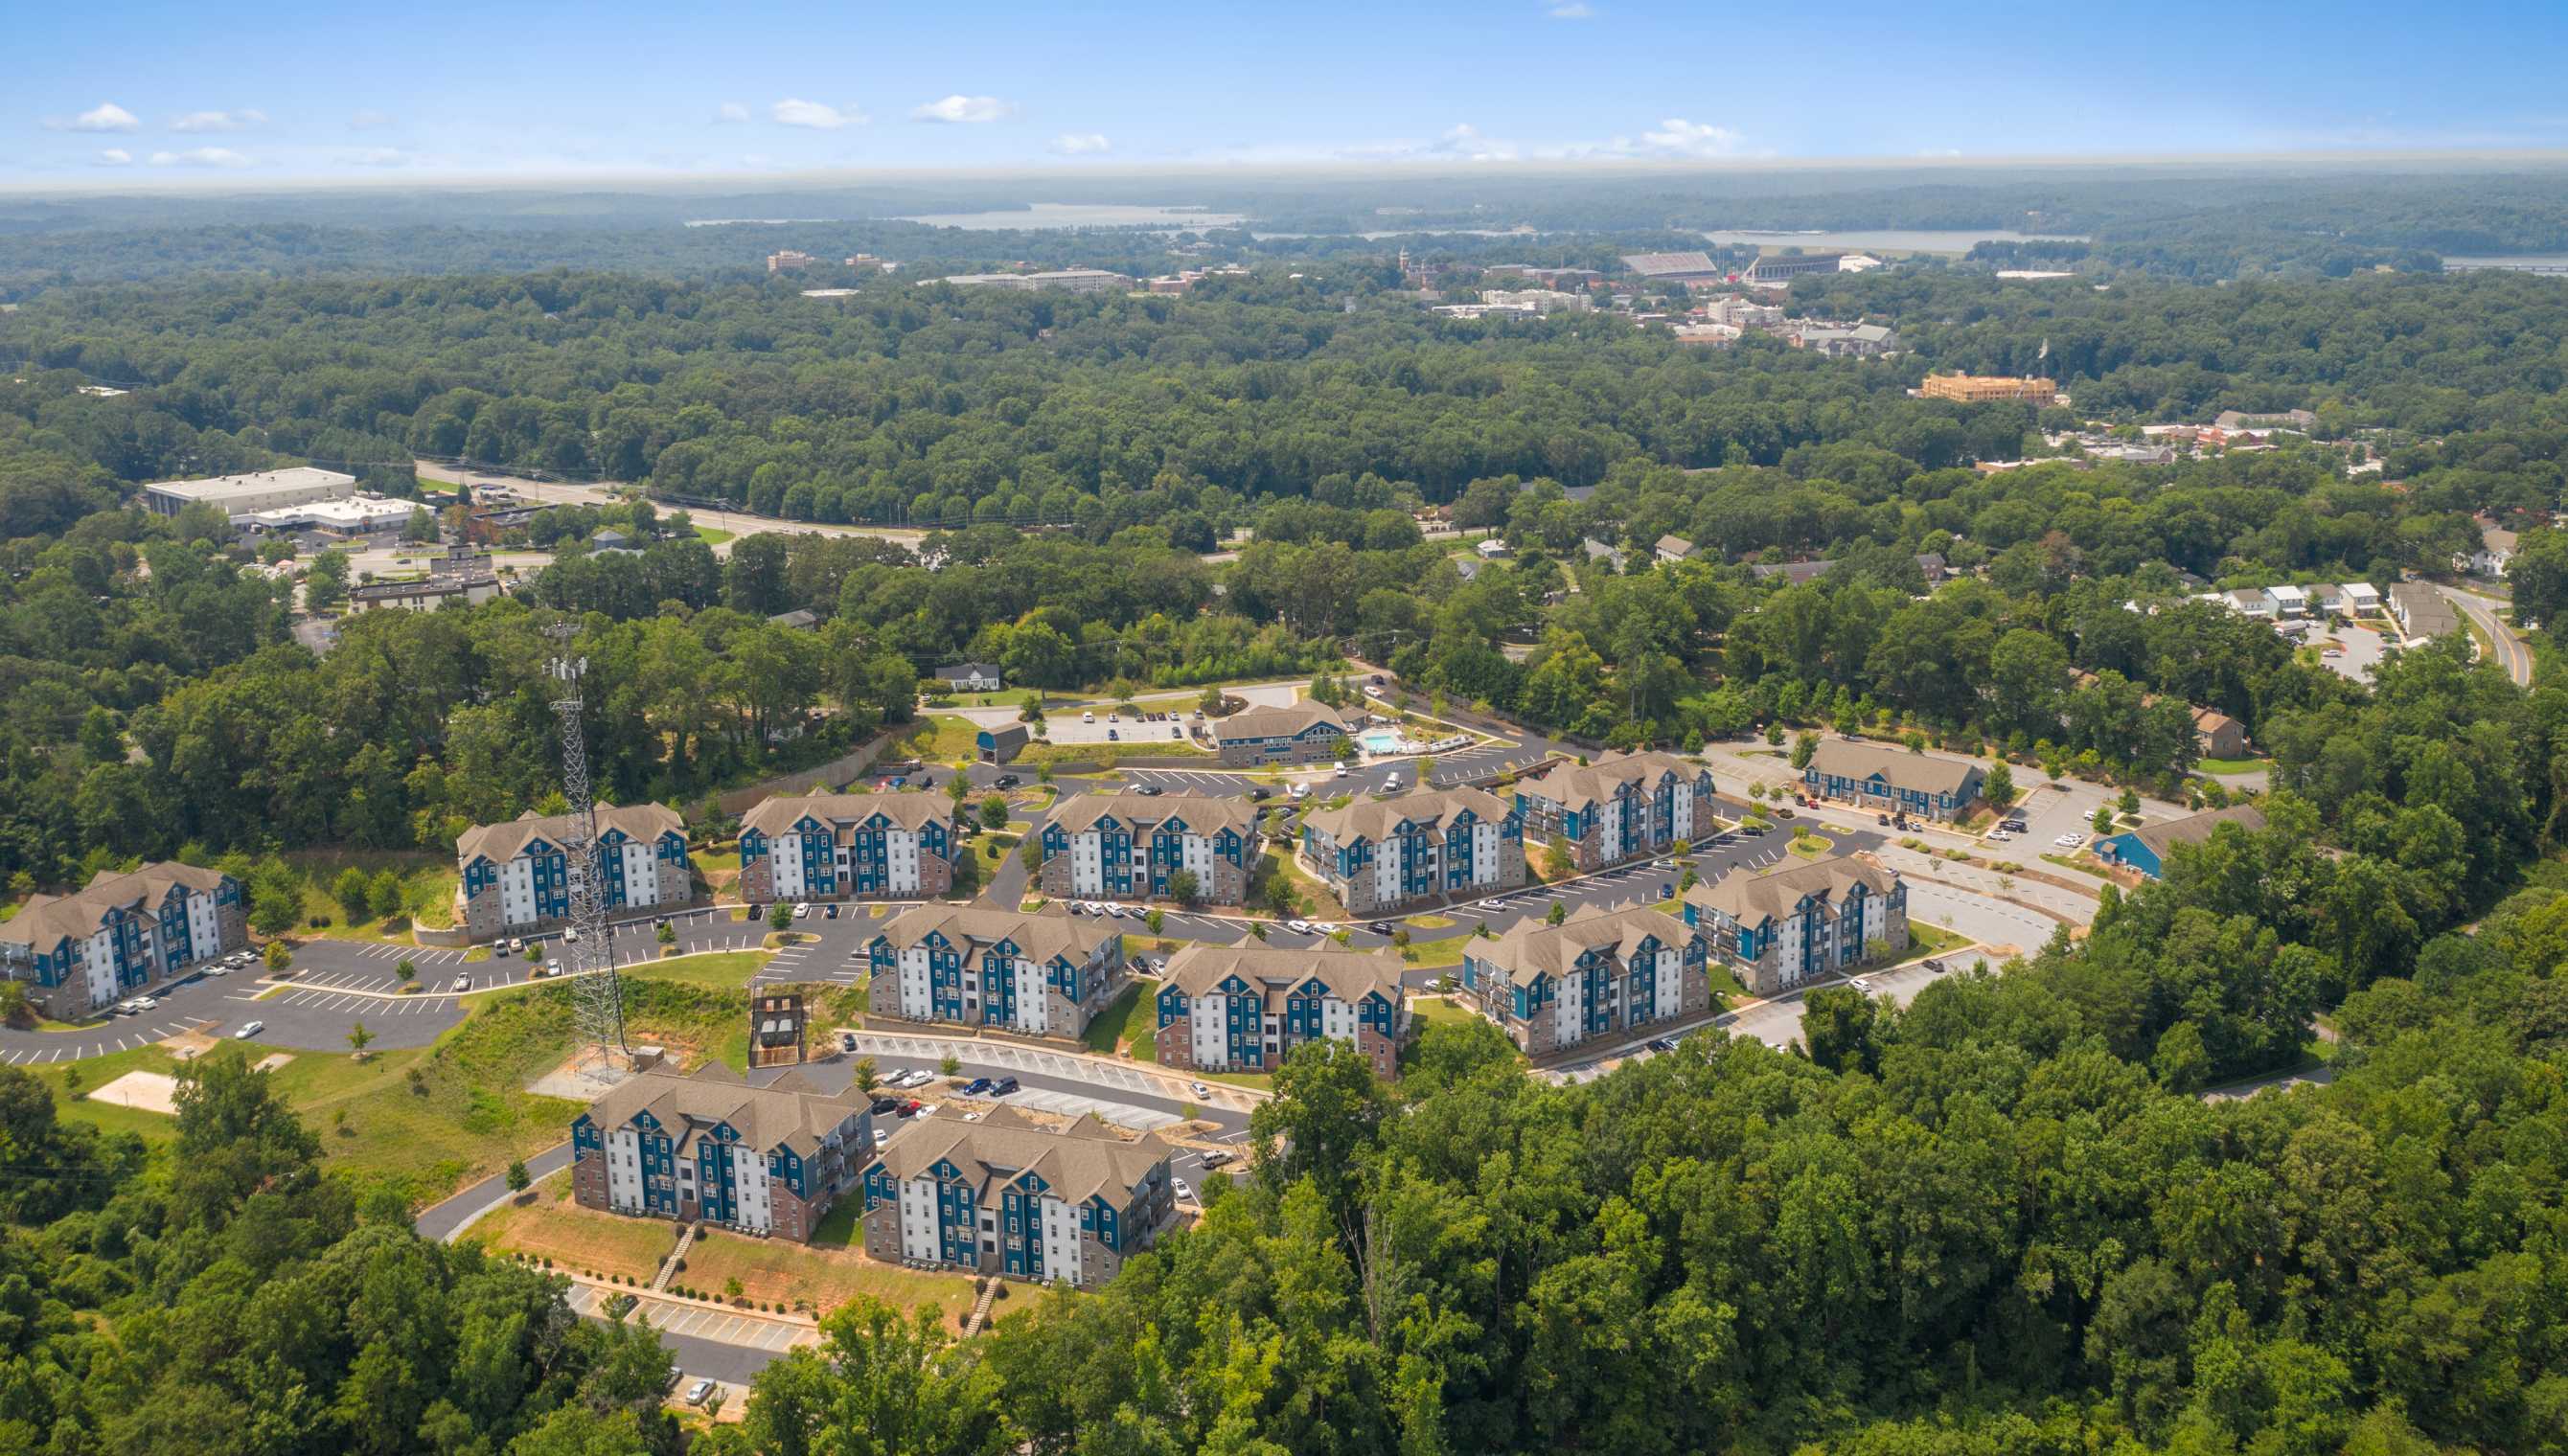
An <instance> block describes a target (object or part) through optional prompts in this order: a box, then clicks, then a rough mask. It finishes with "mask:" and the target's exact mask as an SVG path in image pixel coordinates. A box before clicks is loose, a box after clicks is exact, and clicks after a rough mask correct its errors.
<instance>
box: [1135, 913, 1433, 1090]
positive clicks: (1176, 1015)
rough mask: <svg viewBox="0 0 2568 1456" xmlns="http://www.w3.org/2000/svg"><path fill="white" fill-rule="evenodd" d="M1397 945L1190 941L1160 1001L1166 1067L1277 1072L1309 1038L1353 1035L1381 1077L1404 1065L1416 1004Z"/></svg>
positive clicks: (1160, 1045)
mask: <svg viewBox="0 0 2568 1456" xmlns="http://www.w3.org/2000/svg"><path fill="white" fill-rule="evenodd" d="M1401 964H1402V963H1401V959H1400V955H1399V953H1398V952H1396V951H1391V950H1379V951H1342V950H1336V949H1316V950H1306V951H1288V950H1270V949H1268V948H1266V947H1264V946H1259V945H1241V946H1200V945H1198V946H1188V947H1186V948H1185V949H1184V950H1182V951H1179V952H1177V954H1176V955H1174V956H1172V957H1170V958H1169V959H1168V971H1167V977H1166V979H1165V980H1163V981H1162V982H1160V984H1159V992H1158V996H1157V999H1156V1007H1157V1013H1158V1031H1157V1033H1156V1043H1155V1044H1156V1046H1157V1053H1156V1054H1157V1056H1158V1060H1159V1064H1160V1065H1161V1066H1166V1067H1175V1068H1179V1069H1183V1070H1191V1071H1273V1070H1274V1069H1275V1068H1276V1067H1278V1066H1281V1065H1283V1064H1284V1058H1285V1057H1287V1056H1290V1055H1292V1054H1293V1048H1294V1047H1296V1046H1300V1045H1302V1044H1303V1043H1304V1042H1306V1041H1318V1040H1332V1041H1344V1042H1346V1043H1347V1044H1349V1045H1351V1046H1353V1047H1355V1048H1356V1049H1357V1050H1358V1051H1360V1052H1362V1053H1363V1054H1364V1056H1365V1059H1366V1060H1368V1061H1371V1062H1372V1063H1373V1069H1374V1072H1375V1074H1376V1075H1378V1076H1383V1077H1390V1076H1395V1075H1398V1074H1399V1071H1400V1047H1401V1043H1402V1042H1404V1041H1406V1040H1408V1039H1409V1024H1410V1023H1409V1006H1408V1003H1407V1001H1406V1000H1405V999H1404V998H1403V997H1402V995H1401V990H1400V972H1401Z"/></svg>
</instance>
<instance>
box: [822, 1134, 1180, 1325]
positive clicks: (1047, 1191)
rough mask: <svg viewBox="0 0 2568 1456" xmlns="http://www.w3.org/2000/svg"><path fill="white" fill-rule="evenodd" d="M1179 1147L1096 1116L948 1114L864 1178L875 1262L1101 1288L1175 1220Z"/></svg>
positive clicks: (891, 1151)
mask: <svg viewBox="0 0 2568 1456" xmlns="http://www.w3.org/2000/svg"><path fill="white" fill-rule="evenodd" d="M1171 1150H1172V1149H1171V1148H1170V1146H1169V1144H1168V1143H1167V1142H1166V1141H1164V1140H1163V1139H1161V1138H1160V1137H1159V1135H1158V1134H1156V1133H1143V1134H1141V1136H1140V1137H1139V1138H1137V1139H1133V1140H1130V1141H1126V1140H1125V1139H1123V1138H1122V1137H1119V1136H1117V1135H1116V1133H1115V1131H1114V1130H1113V1129H1112V1128H1109V1127H1108V1126H1107V1125H1106V1124H1105V1123H1104V1122H1102V1121H1100V1120H1099V1119H1098V1118H1096V1117H1094V1116H1089V1117H1083V1118H1081V1119H1080V1120H1079V1121H1077V1122H1075V1123H1073V1124H1071V1125H1070V1126H1069V1127H1067V1128H1063V1129H1061V1130H1060V1131H1052V1130H1050V1129H1047V1128H1043V1127H1039V1126H1037V1125H1036V1124H1035V1122H1034V1120H1033V1119H1032V1118H1029V1117H1028V1116H1026V1115H1025V1114H1024V1113H1022V1112H1019V1111H1018V1110H1017V1109H1015V1108H1013V1107H1000V1108H997V1109H994V1110H993V1111H991V1112H989V1113H987V1114H985V1115H983V1116H982V1118H981V1119H980V1120H979V1121H977V1122H966V1121H964V1120H963V1119H962V1117H960V1116H959V1115H956V1114H953V1113H950V1112H944V1111H940V1112H937V1113H935V1114H932V1115H929V1116H925V1117H919V1118H916V1119H914V1120H912V1121H911V1122H910V1123H909V1125H907V1126H906V1127H904V1128H902V1129H901V1130H900V1132H899V1133H898V1134H896V1135H895V1136H894V1137H893V1138H892V1140H891V1143H890V1145H889V1146H888V1147H885V1148H884V1149H883V1152H882V1156H881V1157H880V1158H879V1159H877V1160H876V1161H875V1162H874V1164H873V1166H871V1167H869V1168H867V1169H866V1170H865V1175H864V1200H865V1203H864V1218H863V1224H864V1231H865V1253H866V1254H867V1255H869V1256H871V1257H873V1258H875V1259H878V1260H881V1261H883V1262H884V1263H886V1264H904V1265H908V1266H910V1267H912V1268H917V1269H958V1270H963V1271H966V1272H968V1273H974V1274H990V1275H1004V1276H1007V1277H1009V1278H1013V1279H1028V1280H1035V1281H1039V1282H1042V1283H1045V1284H1052V1283H1062V1284H1068V1285H1071V1286H1073V1287H1075V1288H1079V1289H1095V1288H1096V1287H1098V1286H1100V1285H1102V1284H1105V1283H1106V1282H1107V1281H1108V1280H1111V1279H1113V1278H1114V1277H1115V1276H1116V1275H1117V1274H1119V1273H1121V1272H1122V1271H1123V1261H1124V1260H1125V1259H1127V1258H1129V1257H1131V1256H1132V1255H1134V1254H1137V1253H1139V1252H1140V1251H1142V1250H1144V1249H1146V1248H1148V1247H1150V1245H1151V1244H1152V1243H1154V1242H1156V1241H1157V1239H1158V1237H1159V1235H1160V1233H1161V1232H1162V1231H1163V1230H1165V1229H1166V1228H1167V1226H1168V1225H1169V1223H1170V1222H1171V1221H1172V1220H1174V1219H1175V1217H1176V1212H1177V1196H1176V1187H1175V1178H1174V1175H1173V1174H1172V1173H1171V1172H1170V1171H1169V1168H1168V1155H1169V1153H1170V1152H1171Z"/></svg>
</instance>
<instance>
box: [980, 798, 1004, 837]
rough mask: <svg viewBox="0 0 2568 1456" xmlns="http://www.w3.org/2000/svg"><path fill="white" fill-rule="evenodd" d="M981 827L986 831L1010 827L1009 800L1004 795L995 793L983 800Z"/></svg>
mask: <svg viewBox="0 0 2568 1456" xmlns="http://www.w3.org/2000/svg"><path fill="white" fill-rule="evenodd" d="M981 827H982V828H984V829H1005V828H1007V827H1008V800H1007V798H1006V797H1005V796H1004V795H1001V794H995V793H994V794H992V795H990V796H989V797H988V798H985V799H983V800H981Z"/></svg>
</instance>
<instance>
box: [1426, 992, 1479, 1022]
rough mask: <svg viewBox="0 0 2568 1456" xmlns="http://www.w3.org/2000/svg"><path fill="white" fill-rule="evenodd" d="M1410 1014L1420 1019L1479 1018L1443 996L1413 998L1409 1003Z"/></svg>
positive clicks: (1457, 1019)
mask: <svg viewBox="0 0 2568 1456" xmlns="http://www.w3.org/2000/svg"><path fill="white" fill-rule="evenodd" d="M1409 1014H1410V1016H1411V1017H1413V1018H1415V1019H1418V1020H1420V1021H1469V1020H1475V1019H1477V1017H1476V1015H1475V1014H1474V1013H1471V1012H1467V1011H1464V1010H1463V1009H1462V1008H1461V1007H1459V1006H1456V1005H1454V1004H1453V1003H1452V1002H1451V1001H1449V1000H1447V999H1446V998H1444V997H1441V996H1421V997H1415V998H1412V999H1411V1001H1410V1003H1409Z"/></svg>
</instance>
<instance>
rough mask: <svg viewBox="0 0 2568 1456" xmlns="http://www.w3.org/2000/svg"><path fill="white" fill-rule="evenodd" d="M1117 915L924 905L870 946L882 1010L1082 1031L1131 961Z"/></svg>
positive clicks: (1032, 1030)
mask: <svg viewBox="0 0 2568 1456" xmlns="http://www.w3.org/2000/svg"><path fill="white" fill-rule="evenodd" d="M1111 923H1112V922H1109V921H1105V920H1089V919H1075V918H1073V917H1071V916H1067V915H1027V914H1023V913H1020V912H1018V911H1013V910H987V909H977V908H973V907H970V906H960V905H922V906H920V907H918V908H917V909H915V910H910V911H906V912H903V913H902V914H900V915H897V916H894V917H893V918H892V920H891V923H890V924H888V925H886V926H884V927H883V928H882V930H881V931H879V932H877V933H876V934H875V936H874V938H873V940H872V941H871V942H869V943H868V944H867V945H866V947H865V959H866V962H867V964H868V965H869V966H870V967H871V968H872V972H873V989H872V991H871V992H869V993H868V995H867V1002H866V1004H867V1005H868V1006H869V1007H870V1008H871V1009H872V1011H873V1014H874V1015H875V1016H878V1017H900V1018H902V1019H907V1020H912V1021H952V1022H956V1023H958V1024H961V1025H966V1026H995V1027H998V1028H999V1029H1001V1030H1007V1031H1021V1032H1024V1033H1026V1034H1028V1035H1033V1036H1077V1035H1079V1034H1080V1033H1082V1032H1084V1031H1086V1030H1087V1029H1088V1022H1089V1020H1090V1019H1091V1018H1094V1017H1095V1016H1096V1015H1097V1014H1098V1013H1099V1012H1101V1011H1104V1010H1105V1009H1106V1003H1107V1001H1108V999H1109V998H1110V997H1111V996H1112V995H1113V994H1114V991H1115V986H1116V972H1117V970H1118V969H1119V968H1120V967H1121V966H1122V965H1123V932H1122V931H1120V930H1112V929H1109V928H1108V927H1109V925H1110V924H1111Z"/></svg>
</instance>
